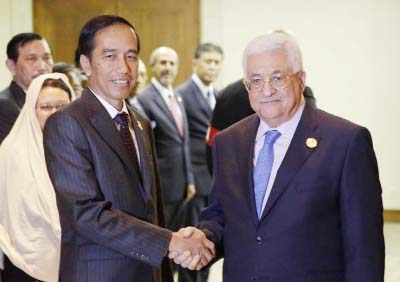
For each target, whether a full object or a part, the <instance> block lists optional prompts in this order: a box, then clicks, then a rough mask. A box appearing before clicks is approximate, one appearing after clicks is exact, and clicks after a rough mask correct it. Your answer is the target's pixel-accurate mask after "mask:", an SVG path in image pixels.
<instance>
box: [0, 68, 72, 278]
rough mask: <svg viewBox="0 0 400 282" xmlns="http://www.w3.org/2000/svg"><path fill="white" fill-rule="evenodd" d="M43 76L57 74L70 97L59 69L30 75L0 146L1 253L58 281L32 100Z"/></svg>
mask: <svg viewBox="0 0 400 282" xmlns="http://www.w3.org/2000/svg"><path fill="white" fill-rule="evenodd" d="M46 79H62V80H63V81H64V82H65V84H66V85H67V86H68V88H69V89H70V90H71V93H72V96H73V97H74V92H73V90H72V87H71V85H70V84H69V82H68V78H67V77H66V76H65V75H64V74H61V73H50V74H44V75H41V76H39V77H37V78H35V79H34V80H32V82H31V84H30V86H29V88H28V91H27V94H26V102H25V105H24V106H23V108H22V110H21V113H20V115H19V116H18V118H17V120H16V122H15V124H14V126H13V127H12V129H11V131H10V133H9V135H8V136H7V137H6V138H5V139H4V141H3V143H2V144H1V146H0V175H1V176H0V195H1V196H0V197H1V200H0V256H2V253H1V252H3V253H5V254H6V255H7V256H8V258H9V259H10V260H11V261H12V263H13V264H14V265H15V266H17V267H18V268H20V269H22V270H23V271H24V272H26V273H27V274H28V275H30V276H32V277H34V278H36V279H39V280H42V281H57V280H58V267H59V261H60V242H61V227H60V221H59V216H58V210H57V204H56V197H55V192H54V188H53V185H52V183H51V181H50V178H49V174H48V172H47V167H46V162H45V157H44V148H43V134H42V130H41V128H40V125H39V121H38V119H37V117H36V101H37V98H38V96H39V93H40V90H41V88H42V85H43V83H44V81H45V80H46Z"/></svg>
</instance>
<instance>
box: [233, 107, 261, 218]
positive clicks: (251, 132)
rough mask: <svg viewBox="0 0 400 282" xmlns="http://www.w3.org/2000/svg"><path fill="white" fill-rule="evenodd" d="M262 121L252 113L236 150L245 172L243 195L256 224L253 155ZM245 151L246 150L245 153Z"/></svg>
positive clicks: (238, 160) (243, 128)
mask: <svg viewBox="0 0 400 282" xmlns="http://www.w3.org/2000/svg"><path fill="white" fill-rule="evenodd" d="M259 123H260V120H259V118H258V117H257V115H255V114H254V115H252V117H251V118H250V119H249V120H248V123H243V125H242V128H241V130H242V131H243V132H242V133H241V134H240V136H241V137H240V138H238V139H237V140H238V146H237V148H238V150H236V161H237V162H238V163H239V172H243V173H244V175H243V177H244V179H245V181H244V183H246V184H247V185H243V187H242V191H241V193H242V196H243V199H245V200H246V206H247V207H248V208H249V213H250V215H251V219H252V221H253V223H254V225H257V224H258V216H257V211H256V208H255V200H254V188H253V156H254V140H255V136H256V134H257V129H258V125H259ZM243 152H245V153H244V154H243Z"/></svg>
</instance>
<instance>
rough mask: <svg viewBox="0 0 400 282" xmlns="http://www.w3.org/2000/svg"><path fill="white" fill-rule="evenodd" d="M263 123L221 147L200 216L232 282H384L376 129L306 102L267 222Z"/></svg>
mask: <svg viewBox="0 0 400 282" xmlns="http://www.w3.org/2000/svg"><path fill="white" fill-rule="evenodd" d="M258 124H259V118H258V117H257V116H256V115H252V116H250V117H247V118H245V119H243V120H242V121H240V122H238V123H236V124H235V125H233V126H231V127H229V128H228V129H226V130H224V131H221V132H220V133H219V134H218V135H217V136H216V137H215V140H214V143H213V158H214V185H213V190H212V192H211V195H210V201H209V203H210V204H209V207H208V208H207V209H206V210H204V211H203V213H202V214H201V218H200V220H201V228H203V229H205V230H208V231H206V232H207V233H208V236H209V237H210V238H212V239H213V240H214V242H216V243H217V244H219V245H222V246H223V248H224V253H223V255H224V258H225V260H224V281H229V282H243V281H274V282H287V281H291V282H304V281H309V282H322V281H323V282H355V281H360V282H361V281H362V282H382V281H383V276H384V256H385V255H384V239H383V219H382V211H383V209H382V198H381V192H382V190H381V186H380V182H379V176H378V167H377V162H376V158H375V153H374V150H373V147H372V141H371V136H370V134H369V132H368V130H367V129H366V128H364V127H361V126H358V125H355V124H353V123H351V122H349V121H346V120H344V119H341V118H338V117H336V116H333V115H331V114H328V113H326V112H324V111H321V110H318V109H314V108H312V107H311V106H309V105H306V107H305V109H304V112H303V115H302V117H301V120H300V123H299V125H298V126H297V129H296V131H295V134H294V136H293V139H292V141H291V143H290V145H289V148H288V151H287V153H286V155H285V157H284V159H283V161H282V164H281V166H280V167H279V169H278V172H277V176H276V178H275V181H274V184H273V187H272V191H271V194H270V196H269V198H268V201H267V204H266V206H265V209H264V211H263V214H262V216H261V219H260V220H258V218H257V213H256V209H255V201H254V192H253V155H254V140H255V135H256V132H257V128H258ZM308 138H315V140H317V142H318V143H317V144H316V145H317V146H316V147H313V146H310V145H308V146H307V139H308ZM308 144H311V143H310V142H309V143H308Z"/></svg>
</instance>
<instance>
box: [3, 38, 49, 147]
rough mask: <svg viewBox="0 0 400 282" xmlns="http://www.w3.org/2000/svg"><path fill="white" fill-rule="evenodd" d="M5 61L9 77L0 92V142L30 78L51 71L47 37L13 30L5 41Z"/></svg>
mask: <svg viewBox="0 0 400 282" xmlns="http://www.w3.org/2000/svg"><path fill="white" fill-rule="evenodd" d="M6 65H7V68H8V69H9V71H10V72H11V74H12V76H13V80H12V81H11V83H10V85H9V86H8V87H7V88H6V89H4V90H3V91H1V92H0V144H1V142H3V140H4V138H5V137H6V136H7V135H8V133H9V132H10V130H11V128H12V126H13V125H14V123H15V121H16V119H17V117H18V115H19V112H20V111H21V108H22V106H23V105H24V104H25V91H26V90H27V89H28V86H29V84H31V81H32V79H34V78H35V77H36V76H38V75H40V74H43V73H50V72H51V69H52V67H53V59H52V57H51V52H50V47H49V45H48V44H47V41H46V40H45V39H43V38H42V37H41V36H40V35H38V34H36V33H20V34H17V35H15V36H14V37H13V38H12V39H11V40H10V42H8V44H7V60H6Z"/></svg>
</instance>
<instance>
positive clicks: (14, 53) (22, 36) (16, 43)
mask: <svg viewBox="0 0 400 282" xmlns="http://www.w3.org/2000/svg"><path fill="white" fill-rule="evenodd" d="M35 40H43V38H42V37H41V36H40V35H39V34H36V33H31V32H27V33H19V34H17V35H15V36H14V37H13V38H11V40H10V42H8V44H7V57H8V58H9V59H10V60H12V61H14V62H17V60H18V56H19V53H18V49H19V48H20V47H23V46H24V45H25V44H27V43H29V42H32V41H35Z"/></svg>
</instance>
